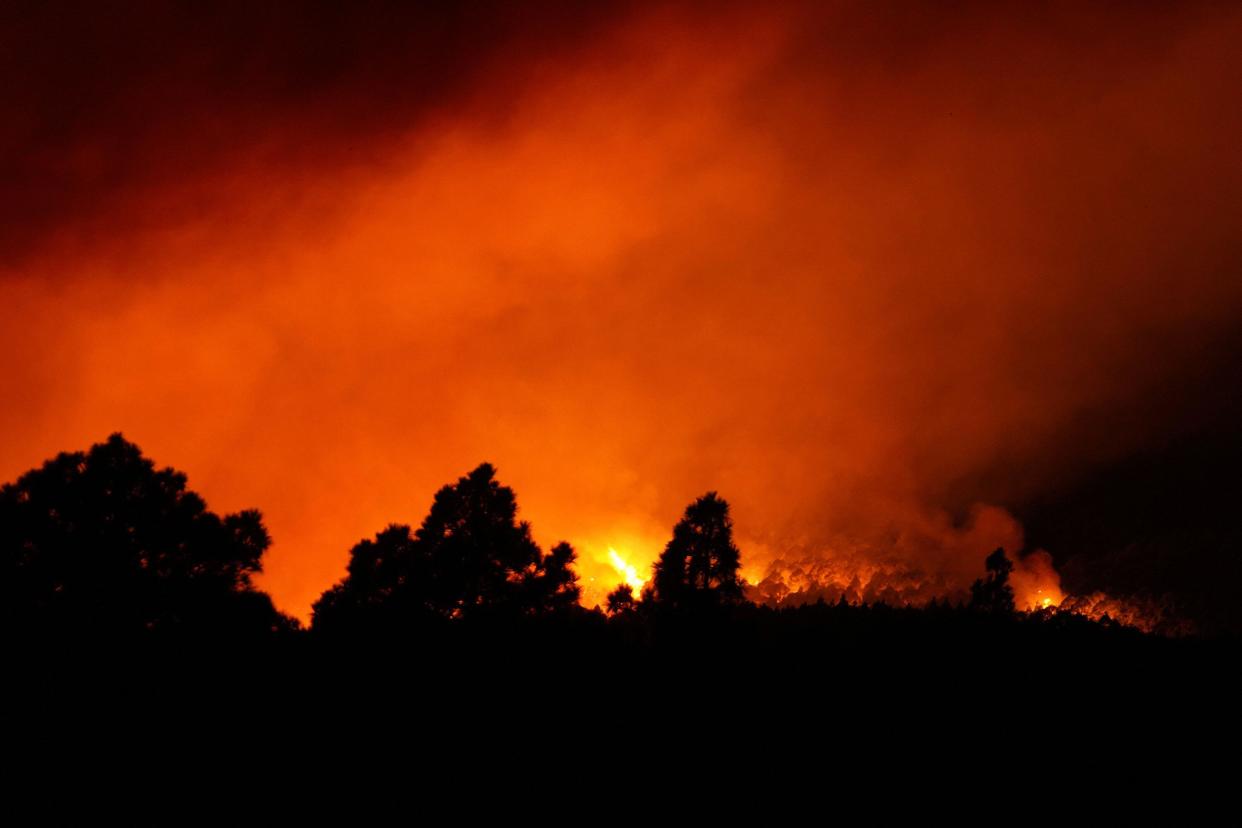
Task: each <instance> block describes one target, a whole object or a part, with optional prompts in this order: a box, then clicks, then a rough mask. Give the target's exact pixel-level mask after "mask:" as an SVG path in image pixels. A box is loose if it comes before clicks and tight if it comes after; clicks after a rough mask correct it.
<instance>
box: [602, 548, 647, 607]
mask: <svg viewBox="0 0 1242 828" xmlns="http://www.w3.org/2000/svg"><path fill="white" fill-rule="evenodd" d="M608 560H609V561H610V562H611V563H612V567H613V569H615V570H617V572H618V574H620V575H621V580H622V583H626V584H629V585H630V587H631V588H632V589H633V590H634V593H635V594H636V595H637V594H638V593H640V592H642V590H643V584H645V583H647V579H646V578H643V577H641V576H640V575H639V574H638V570H637V569H635V568H634V565H633V564H630V563H626V560H625V558H622V557H621V555H620V554H619V553H618V552H617V550H615V549H613V548H612V547H611V546H610V547H608Z"/></svg>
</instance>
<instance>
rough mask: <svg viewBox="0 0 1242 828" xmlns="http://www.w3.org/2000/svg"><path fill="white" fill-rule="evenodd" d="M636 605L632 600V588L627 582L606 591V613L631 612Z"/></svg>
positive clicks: (619, 613)
mask: <svg viewBox="0 0 1242 828" xmlns="http://www.w3.org/2000/svg"><path fill="white" fill-rule="evenodd" d="M636 606H637V602H636V601H635V600H634V588H633V587H632V586H630V585H629V584H621V585H620V586H618V587H617V588H616V589H614V590H613V591H612V592H610V593H608V614H609V615H621V614H622V613H627V612H631V611H632V610H634V608H635V607H636Z"/></svg>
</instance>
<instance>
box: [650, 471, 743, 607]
mask: <svg viewBox="0 0 1242 828" xmlns="http://www.w3.org/2000/svg"><path fill="white" fill-rule="evenodd" d="M740 559H741V554H740V553H739V552H738V549H737V547H736V546H735V545H734V544H733V521H732V519H731V518H730V517H729V504H728V503H726V502H725V501H724V500H722V499H721V498H719V497H717V496H716V493H715V492H708V493H707V494H705V495H703V496H702V497H700V498H699V499H698V500H696V501H695V502H694V503H692V504H690V505H689V506H688V507H686V513H685V515H684V516H683V517H682V519H681V520H680V521H679V522H678V523H677V525H676V526H674V527H673V539H672V540H671V541H669V543H668V545H667V546H666V547H664V551H663V552H662V553H661V554H660V559H659V560H658V561H657V562H656V565H655V577H654V578H653V579H652V586H653V589H652V592H651V598H652V600H653V601H654V602H655V603H656V604H657V605H662V606H666V607H674V608H690V607H706V606H719V605H724V604H736V603H739V602H741V601H742V596H743V584H742V579H741V577H740V576H739V575H738V566H739V564H740Z"/></svg>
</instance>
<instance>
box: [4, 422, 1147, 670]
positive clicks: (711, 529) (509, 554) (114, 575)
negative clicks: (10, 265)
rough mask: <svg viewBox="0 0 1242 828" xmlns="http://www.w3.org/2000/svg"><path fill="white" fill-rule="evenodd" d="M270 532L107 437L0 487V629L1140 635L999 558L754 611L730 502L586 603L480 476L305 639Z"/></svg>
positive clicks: (510, 637)
mask: <svg viewBox="0 0 1242 828" xmlns="http://www.w3.org/2000/svg"><path fill="white" fill-rule="evenodd" d="M269 544H270V537H269V535H268V533H267V530H266V529H265V528H264V526H263V522H262V519H261V516H260V514H259V513H258V512H257V511H253V510H251V511H243V512H239V513H237V514H230V515H223V516H221V515H217V514H215V513H213V512H211V511H209V510H208V509H207V508H206V505H205V504H204V501H203V499H202V498H201V497H199V496H198V495H197V494H195V493H194V492H193V491H191V490H189V489H187V487H186V478H185V475H184V474H182V473H180V472H177V471H175V470H173V469H168V468H165V469H158V468H156V467H155V465H154V464H153V463H152V462H151V460H149V459H147V458H146V457H144V456H143V455H142V453H141V451H140V450H139V448H138V447H137V446H135V445H134V444H132V443H130V442H128V441H126V440H125V439H124V438H123V437H122V436H121V435H119V434H114V435H112V436H111V437H110V438H109V439H108V440H107V441H106V442H103V443H100V444H97V445H95V446H92V447H91V448H90V450H89V451H86V452H74V453H64V454H60V455H59V456H57V457H56V458H54V459H52V460H50V461H48V462H47V463H45V464H44V465H43V466H42V467H41V468H39V469H35V470H32V471H29V472H27V473H26V474H24V475H22V476H21V477H20V478H19V479H18V480H17V481H16V482H14V483H10V484H7V485H5V486H4V487H3V489H0V624H2V625H3V634H4V636H5V638H6V640H7V641H9V642H11V643H12V642H17V643H21V642H23V641H45V640H47V639H50V638H52V639H59V640H91V641H134V640H144V641H190V640H197V641H212V642H241V641H247V642H256V641H262V642H276V643H286V644H289V646H292V647H305V646H311V644H308V643H307V642H315V644H314V645H315V646H318V645H319V644H322V645H323V646H327V647H338V648H339V647H354V646H370V645H372V644H375V643H376V642H380V641H386V642H390V641H392V640H393V639H407V640H411V641H414V640H416V641H418V642H420V643H421V645H422V646H424V647H428V648H435V647H437V646H458V645H461V644H462V643H463V642H467V641H468V642H470V644H471V646H482V647H496V648H512V647H515V646H516V647H519V648H521V647H525V646H532V647H546V648H550V649H556V648H563V647H566V646H569V647H573V648H575V649H576V650H578V651H586V650H591V649H595V650H601V649H602V650H608V649H609V648H612V649H616V648H620V649H623V650H629V651H640V650H651V649H656V650H658V649H660V648H662V647H671V648H673V649H676V648H677V647H679V646H681V645H682V644H684V642H685V641H686V639H687V636H689V637H690V638H693V639H694V640H695V641H698V642H700V643H702V642H703V641H708V640H710V641H711V642H714V643H715V645H718V646H720V647H731V648H737V647H755V648H757V649H765V648H766V649H767V650H769V651H771V650H772V648H776V649H787V650H791V651H801V650H804V649H807V648H811V649H818V648H821V647H822V646H826V645H831V646H834V647H837V648H846V649H848V648H850V647H864V646H869V645H870V644H872V643H875V642H886V646H900V647H916V646H917V647H922V646H925V645H928V644H929V643H933V644H934V645H935V646H941V647H942V646H944V645H945V643H946V642H955V646H961V647H963V648H966V649H970V648H973V647H977V646H988V645H989V643H990V642H991V643H994V642H996V641H999V640H1013V641H1016V640H1032V641H1034V640H1047V641H1061V640H1064V639H1066V637H1071V638H1073V639H1074V640H1088V639H1090V640H1095V639H1097V638H1100V637H1101V636H1106V637H1107V638H1108V640H1109V641H1113V642H1116V641H1124V642H1127V646H1128V645H1129V643H1130V642H1133V641H1135V640H1138V639H1141V638H1143V637H1142V636H1139V635H1138V634H1137V633H1135V632H1133V631H1129V630H1120V629H1113V628H1110V627H1109V626H1108V625H1100V624H1096V623H1094V622H1091V621H1088V620H1086V619H1082V618H1074V617H1064V616H1059V615H1052V614H1044V615H1034V616H1031V615H1026V614H1017V613H1015V612H1014V598H1013V591H1012V589H1011V588H1010V587H1009V584H1008V574H1009V572H1010V570H1011V569H1012V564H1011V563H1010V562H1009V560H1008V558H1007V557H1006V555H1005V553H1004V551H1003V550H997V551H996V552H995V553H993V555H991V556H990V557H989V558H988V559H987V561H986V572H987V574H986V575H985V577H983V578H981V579H980V580H979V581H978V582H977V583H976V584H975V586H974V589H973V590H972V598H971V601H970V602H969V603H968V604H966V605H961V606H949V605H947V604H940V603H933V604H932V605H930V606H928V607H924V608H898V607H888V606H884V605H873V606H864V607H857V606H849V605H847V604H845V603H844V602H841V603H839V604H828V605H826V604H824V603H822V602H820V603H818V604H812V605H808V606H803V607H791V608H780V609H776V608H771V607H763V606H757V605H754V604H751V603H749V602H747V601H746V599H745V596H744V590H743V587H744V582H743V580H742V579H741V577H740V575H739V566H740V553H739V551H738V548H737V546H736V544H735V543H734V541H733V525H732V520H731V518H730V516H729V506H728V503H727V502H726V501H725V500H723V499H722V498H720V497H719V496H717V494H716V493H715V492H708V493H707V494H705V495H703V496H702V497H700V498H698V499H697V500H695V501H694V502H693V503H691V504H690V505H689V506H688V507H687V508H686V510H685V514H684V516H683V517H682V519H681V520H680V521H679V522H678V523H677V524H676V526H674V527H673V530H672V537H671V539H670V540H669V542H668V544H667V546H666V547H665V548H664V550H663V552H662V553H661V555H660V557H659V560H658V561H657V563H656V564H655V567H654V572H653V577H652V579H651V581H650V582H649V584H648V586H647V587H646V588H645V589H644V590H643V592H642V594H640V595H636V594H634V592H633V591H632V590H631V588H630V587H629V586H628V585H622V586H620V587H618V588H617V589H616V590H615V591H614V592H612V593H611V594H610V595H609V596H608V598H607V603H606V606H605V607H603V608H595V609H587V608H584V607H583V606H581V604H580V602H579V599H580V589H579V584H578V576H577V574H576V572H575V571H574V561H575V558H576V553H575V550H574V549H573V547H572V546H571V545H570V544H569V543H567V542H561V543H558V544H556V545H555V546H553V547H552V548H551V549H549V550H546V551H545V550H543V549H541V548H540V546H539V545H538V544H537V543H536V542H535V541H534V539H533V538H532V536H531V531H530V526H529V525H528V524H527V523H525V522H522V521H519V520H518V519H517V501H516V498H515V496H514V493H513V491H512V490H511V489H510V488H508V487H506V486H502V485H501V484H500V483H499V482H498V481H497V480H496V473H495V469H494V468H493V467H492V466H490V465H488V464H486V463H485V464H482V465H480V466H479V467H478V468H476V469H474V470H473V471H471V472H470V473H469V474H467V475H465V476H463V477H461V478H460V479H459V480H457V481H456V482H455V483H453V484H451V485H446V486H444V487H443V488H441V489H440V491H438V492H437V493H436V495H435V498H434V501H433V503H432V506H431V510H430V512H429V513H428V515H427V517H426V518H425V519H424V520H423V522H422V523H421V524H420V525H419V526H418V527H417V528H416V529H413V528H411V527H410V526H408V525H399V524H393V525H390V526H388V527H387V528H385V529H383V530H382V531H380V532H379V533H378V534H376V535H375V537H374V538H371V539H367V540H363V541H361V542H360V543H358V544H357V545H356V546H355V547H354V548H353V549H352V550H351V552H350V557H349V565H348V571H347V575H346V577H345V578H344V579H342V580H341V581H340V582H339V583H337V584H336V585H334V586H333V587H332V588H330V589H328V590H327V591H326V592H324V593H323V595H322V596H321V597H320V598H319V599H318V601H316V602H315V604H314V608H313V616H312V623H311V625H310V628H309V629H302V627H301V625H299V624H298V623H297V622H296V621H295V620H294V619H291V618H289V617H288V616H286V615H284V614H282V613H281V612H279V611H278V610H277V609H276V608H275V607H274V606H273V604H272V602H271V600H270V598H269V597H268V596H267V595H266V594H264V593H263V592H261V591H259V590H258V589H256V588H255V586H254V584H253V582H252V577H253V576H254V575H255V574H257V573H258V572H260V571H261V567H262V558H263V554H264V552H265V551H266V550H267V548H268V546H269Z"/></svg>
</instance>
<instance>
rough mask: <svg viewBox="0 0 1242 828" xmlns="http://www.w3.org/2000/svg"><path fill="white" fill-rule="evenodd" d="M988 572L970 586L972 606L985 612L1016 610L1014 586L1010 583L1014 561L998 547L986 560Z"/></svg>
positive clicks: (985, 564) (1009, 611)
mask: <svg viewBox="0 0 1242 828" xmlns="http://www.w3.org/2000/svg"><path fill="white" fill-rule="evenodd" d="M984 566H985V567H986V568H987V572H988V574H987V575H986V576H984V577H983V578H980V579H979V580H977V581H975V582H974V584H972V585H971V587H970V606H971V607H972V608H973V609H976V610H982V611H983V612H995V613H1011V612H1013V611H1014V599H1013V587H1011V586H1010V585H1009V573H1010V572H1013V562H1012V561H1010V560H1009V558H1007V557H1006V556H1005V550H1004V549H1003V548H998V549H997V550H996V551H995V552H993V553H992V554H991V555H988V557H987V560H986V561H984Z"/></svg>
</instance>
